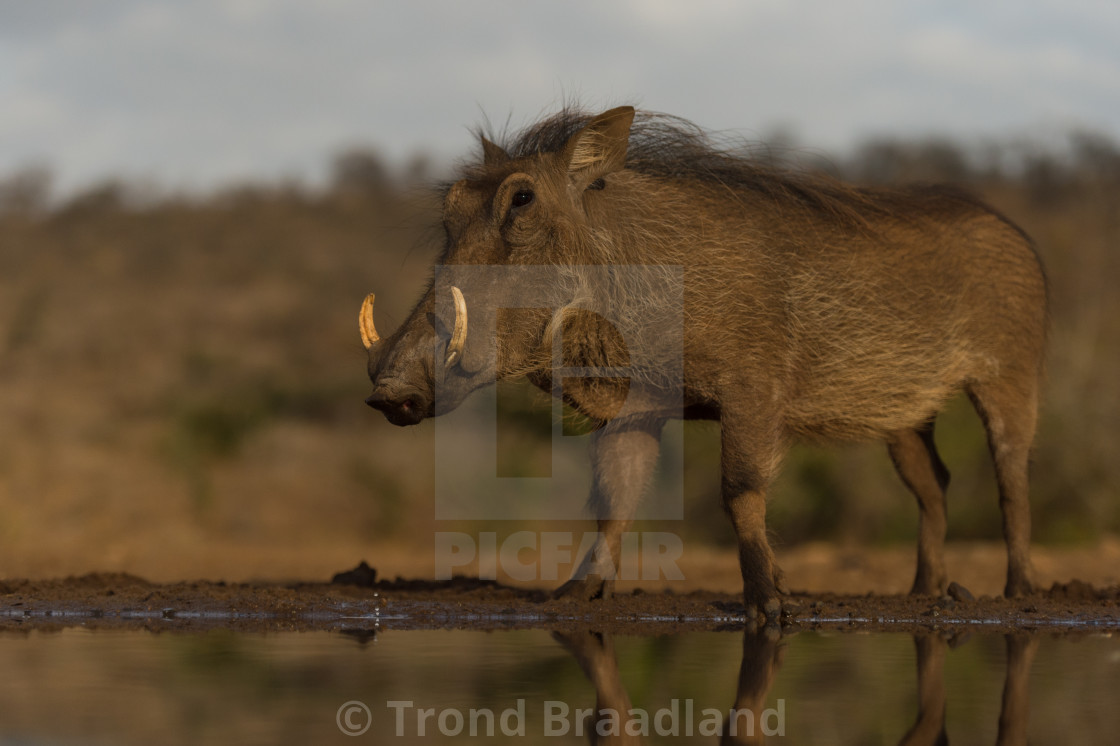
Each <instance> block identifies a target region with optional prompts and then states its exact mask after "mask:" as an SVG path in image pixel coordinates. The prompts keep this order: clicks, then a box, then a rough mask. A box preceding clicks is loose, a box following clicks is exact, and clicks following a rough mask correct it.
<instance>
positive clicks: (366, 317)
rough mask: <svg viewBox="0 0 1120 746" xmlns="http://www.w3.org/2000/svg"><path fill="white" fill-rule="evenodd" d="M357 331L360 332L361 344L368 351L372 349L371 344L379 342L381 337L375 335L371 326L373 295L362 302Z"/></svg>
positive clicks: (375, 332) (375, 331)
mask: <svg viewBox="0 0 1120 746" xmlns="http://www.w3.org/2000/svg"><path fill="white" fill-rule="evenodd" d="M358 329H360V330H361V332H362V344H364V345H365V346H366V349H367V350H368V349H369V348H370V347H373V343H374V342H377V341H380V339H381V337H380V336H378V334H377V329H375V328H374V326H373V293H370V294H369V295H367V296H366V299H365V300H364V301H362V310H361V311H359V312H358Z"/></svg>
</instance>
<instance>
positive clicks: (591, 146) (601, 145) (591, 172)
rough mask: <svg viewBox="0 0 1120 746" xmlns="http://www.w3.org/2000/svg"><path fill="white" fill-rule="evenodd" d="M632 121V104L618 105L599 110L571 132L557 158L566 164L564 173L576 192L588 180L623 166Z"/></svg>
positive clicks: (587, 183)
mask: <svg viewBox="0 0 1120 746" xmlns="http://www.w3.org/2000/svg"><path fill="white" fill-rule="evenodd" d="M633 123H634V107H633V106H619V107H618V108H617V109H611V110H610V111H605V112H603V113H602V114H600V115H599V116H597V117H595V118H594V119H592V120H591V121H590V122H588V124H587V126H586V127H584V128H583V129H581V130H580V131H579V132H577V133H575V134H574V135H572V137H571V139H569V140H568V142H567V144H565V145H564V150H563V153H562V155H561V158H562V160H563V162H565V163H567V164H568V176H569V177H570V178H571V180H572V185H573V186H574V187H575V188H576V189H577V191H580V192H582V191H583V190H584V189H586V188H587V186H588V185H589V184H591V182H593V181H595V180H596V179H598V178H600V177H602V176H605V175H606V174H609V173H611V172H612V171H618V170H619V169H621V168H622V167H623V166H625V165H626V147H627V145H628V144H629V142H630V125H631V124H633Z"/></svg>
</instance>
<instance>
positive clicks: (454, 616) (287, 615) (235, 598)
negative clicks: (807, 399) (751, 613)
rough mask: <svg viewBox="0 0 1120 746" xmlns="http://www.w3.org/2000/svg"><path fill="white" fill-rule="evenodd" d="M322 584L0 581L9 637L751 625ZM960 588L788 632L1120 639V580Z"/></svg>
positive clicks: (439, 590) (791, 616)
mask: <svg viewBox="0 0 1120 746" xmlns="http://www.w3.org/2000/svg"><path fill="white" fill-rule="evenodd" d="M335 581H336V582H331V583H327V582H322V583H308V582H295V583H280V582H257V583H225V582H207V581H197V582H179V583H166V584H157V583H151V582H148V581H146V580H144V579H142V578H139V577H135V576H132V575H126V574H113V573H108V574H107V573H98V574H89V575H83V576H80V577H70V578H65V579H59V580H15V581H13V580H9V581H0V631H7V632H13V631H19V630H32V629H40V630H46V629H58V628H62V627H74V626H81V627H86V628H92V629H100V628H118V629H119V628H137V629H150V630H167V631H184V632H192V631H203V630H207V629H212V628H225V629H234V630H238V631H244V632H270V631H300V630H337V631H344V632H350V633H353V634H359V633H373V632H375V631H376V630H379V629H400V630H407V629H482V630H491V629H493V630H497V629H524V628H544V629H551V630H559V631H563V630H578V629H588V628H592V629H596V630H601V631H609V632H615V633H620V634H640V635H661V634H674V633H678V632H685V631H697V630H715V629H736V628H743V627H745V626H747V625H748V623H749V620H747V619H746V618H745V617H744V613H743V606H742V603H741V601H740V599H739V598H738V597H737V596H736V595H734V594H729V593H722V592H709V591H703V590H696V591H690V592H688V593H680V594H677V593H672V592H667V591H658V592H648V591H642V590H635V591H633V592H629V593H625V594H620V595H616V596H615V597H613V598H611V599H608V600H605V601H603V600H600V601H592V602H581V601H575V600H568V599H559V600H554V599H551V598H550V597H549V595H548V593H547V592H546V591H544V590H539V589H524V588H514V587H510V586H506V585H502V584H499V583H496V582H493V581H482V580H477V579H470V578H455V579H453V580H450V581H445V582H434V581H422V580H406V579H399V578H398V579H396V580H375V573H374V571H373V570H372V568H365V569H364V570H363V569H362V568H360V567H359V568H355V570H353V571H349V572H347V573H340V574H339V575H336V576H335ZM971 596H972V594H971V593H970V592H968V590H967V589H966V588H963V587H957V588H954V589H953V594H952V596H949V595H947V596H945V597H943V598H931V597H910V596H906V595H874V594H867V595H841V594H831V593H807V592H796V591H795V592H793V593H791V594H790V595H789V596H788V597H787V598H786V599H785V604H784V609H783V617H782V626H783V628H785V630H787V631H793V630H797V629H830V630H848V631H892V632H910V633H915V632H922V631H930V630H947V631H971V630H976V631H980V630H982V631H986V632H1010V631H1051V632H1055V633H1073V632H1110V631H1120V586H1115V587H1105V588H1095V587H1093V586H1092V585H1089V584H1087V583H1084V582H1081V581H1072V582H1068V583H1055V584H1054V585H1053V586H1052V587H1050V588H1049V589H1048V590H1045V591H1041V592H1036V593H1035V594H1032V595H1030V596H1027V597H1024V598H1019V599H1005V598H1002V597H993V596H983V595H979V596H976V597H975V598H972V597H971Z"/></svg>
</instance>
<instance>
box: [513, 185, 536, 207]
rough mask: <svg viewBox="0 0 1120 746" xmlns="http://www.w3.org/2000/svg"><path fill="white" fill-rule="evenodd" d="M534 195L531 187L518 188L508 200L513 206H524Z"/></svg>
mask: <svg viewBox="0 0 1120 746" xmlns="http://www.w3.org/2000/svg"><path fill="white" fill-rule="evenodd" d="M534 197H536V195H535V194H533V190H532V189H518V190H517V191H516V192H514V193H513V199H512V200H510V205H511V206H513V207H524V206H525V205H527V204H529V203H530V202H532V201H533V198H534Z"/></svg>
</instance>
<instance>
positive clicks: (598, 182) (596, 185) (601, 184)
mask: <svg viewBox="0 0 1120 746" xmlns="http://www.w3.org/2000/svg"><path fill="white" fill-rule="evenodd" d="M606 186H607V182H605V181H603V180H602V179H595V181H593V182H591V183H590V184H588V185H587V189H588V191H591V190H592V189H594V190H595V191H598V190H600V189H605V188H606Z"/></svg>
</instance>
